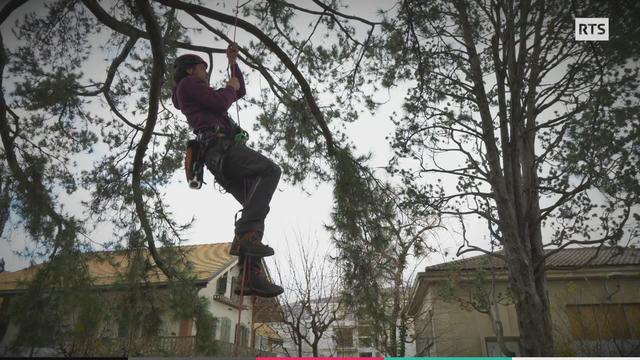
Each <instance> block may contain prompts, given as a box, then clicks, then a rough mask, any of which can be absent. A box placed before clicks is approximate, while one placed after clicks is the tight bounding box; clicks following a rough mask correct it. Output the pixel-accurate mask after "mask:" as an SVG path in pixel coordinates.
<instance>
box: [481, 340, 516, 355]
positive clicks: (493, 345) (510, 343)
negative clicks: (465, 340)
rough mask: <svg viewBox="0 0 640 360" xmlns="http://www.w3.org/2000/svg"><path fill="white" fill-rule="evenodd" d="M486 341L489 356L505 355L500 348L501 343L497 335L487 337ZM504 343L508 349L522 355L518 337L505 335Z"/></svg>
mask: <svg viewBox="0 0 640 360" xmlns="http://www.w3.org/2000/svg"><path fill="white" fill-rule="evenodd" d="M484 341H485V344H486V346H487V356H489V357H503V356H505V355H506V354H504V353H503V352H502V350H501V349H500V344H498V339H497V338H496V337H494V336H492V337H486V338H485V339H484ZM504 345H505V346H506V348H507V349H508V350H510V351H512V352H513V353H514V354H516V356H520V342H519V339H518V338H517V337H512V336H505V337H504Z"/></svg>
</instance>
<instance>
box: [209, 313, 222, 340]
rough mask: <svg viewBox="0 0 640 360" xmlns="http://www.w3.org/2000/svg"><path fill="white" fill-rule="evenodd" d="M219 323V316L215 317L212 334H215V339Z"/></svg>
mask: <svg viewBox="0 0 640 360" xmlns="http://www.w3.org/2000/svg"><path fill="white" fill-rule="evenodd" d="M219 323H220V319H219V318H213V329H211V336H213V339H214V340H215V339H216V333H217V331H218V328H219Z"/></svg>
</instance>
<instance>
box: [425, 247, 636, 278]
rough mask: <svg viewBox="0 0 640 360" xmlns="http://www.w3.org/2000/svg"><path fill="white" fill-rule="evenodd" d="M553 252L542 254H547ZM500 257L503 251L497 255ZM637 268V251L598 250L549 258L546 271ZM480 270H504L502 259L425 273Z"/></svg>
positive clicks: (453, 263) (428, 269)
mask: <svg viewBox="0 0 640 360" xmlns="http://www.w3.org/2000/svg"><path fill="white" fill-rule="evenodd" d="M550 251H553V249H548V250H545V252H546V253H548V252H550ZM497 253H498V254H502V251H499V252H497ZM621 265H622V266H624V265H640V249H636V248H612V247H604V248H602V249H600V250H598V248H597V247H588V248H565V249H562V250H560V251H559V252H556V253H554V254H552V255H551V256H549V257H548V258H547V260H546V266H547V269H568V268H576V267H604V266H621ZM480 268H485V269H486V268H493V269H496V270H500V269H506V264H505V262H504V261H503V260H502V259H499V258H496V257H494V256H490V255H486V254H483V255H479V256H474V257H470V258H467V259H460V260H454V261H450V262H446V263H442V264H437V265H431V266H427V267H426V268H425V270H424V271H425V272H433V271H445V270H453V269H455V270H468V271H472V270H477V269H480Z"/></svg>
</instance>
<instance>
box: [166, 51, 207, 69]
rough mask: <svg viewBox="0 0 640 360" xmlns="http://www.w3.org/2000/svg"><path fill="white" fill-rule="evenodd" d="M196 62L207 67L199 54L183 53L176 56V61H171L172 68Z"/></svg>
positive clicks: (184, 66) (187, 66)
mask: <svg viewBox="0 0 640 360" xmlns="http://www.w3.org/2000/svg"><path fill="white" fill-rule="evenodd" d="M197 64H203V65H204V67H205V68H206V67H207V63H206V62H205V61H204V60H203V59H202V58H201V57H200V56H198V55H195V54H185V55H180V56H178V57H177V58H176V61H175V62H174V63H173V68H174V69H176V70H177V69H180V68H183V69H184V68H189V67H191V66H195V65H197Z"/></svg>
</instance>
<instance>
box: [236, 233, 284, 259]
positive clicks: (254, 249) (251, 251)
mask: <svg viewBox="0 0 640 360" xmlns="http://www.w3.org/2000/svg"><path fill="white" fill-rule="evenodd" d="M229 254H231V255H235V256H239V255H245V256H253V257H265V256H271V255H273V248H271V247H270V246H268V245H265V244H263V243H262V233H261V232H259V231H247V232H245V233H242V234H236V235H235V236H234V237H233V242H232V243H231V250H229Z"/></svg>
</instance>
